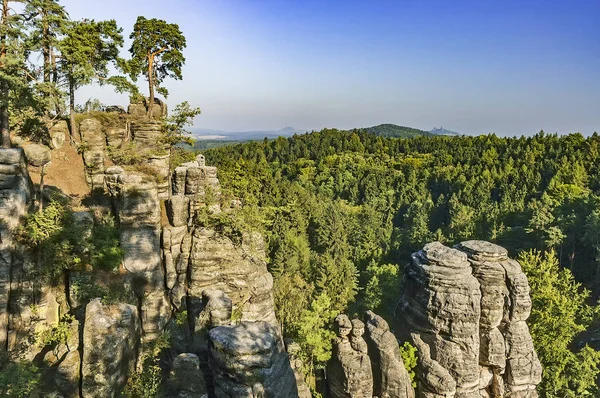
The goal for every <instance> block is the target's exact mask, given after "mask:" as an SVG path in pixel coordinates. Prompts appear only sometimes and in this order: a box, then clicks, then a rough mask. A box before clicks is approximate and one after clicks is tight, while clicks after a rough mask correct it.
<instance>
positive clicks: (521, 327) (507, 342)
mask: <svg viewBox="0 0 600 398" xmlns="http://www.w3.org/2000/svg"><path fill="white" fill-rule="evenodd" d="M456 248H457V249H459V250H461V251H463V252H465V253H467V256H468V258H469V263H470V264H471V266H472V267H473V275H474V276H475V277H476V278H477V279H478V280H479V283H480V288H481V294H482V297H481V319H480V329H479V330H480V332H479V334H480V341H481V349H480V356H479V363H480V366H481V376H482V377H481V380H480V389H481V390H482V391H481V393H482V396H490V397H502V396H510V397H536V396H537V393H536V391H535V387H536V386H537V384H539V382H540V381H541V375H542V368H541V365H540V362H539V360H538V358H537V355H536V352H535V350H534V347H533V341H532V339H531V335H530V333H529V328H528V327H527V324H526V323H525V321H526V320H527V318H528V317H529V314H530V313H531V298H530V296H529V284H528V282H527V277H526V276H525V274H524V273H523V271H522V270H521V265H520V264H519V263H518V262H517V261H515V260H511V259H509V258H508V252H507V251H506V249H504V248H503V247H500V246H498V245H495V244H492V243H489V242H484V241H478V240H471V241H467V242H462V243H460V244H458V245H456ZM485 394H487V395H485Z"/></svg>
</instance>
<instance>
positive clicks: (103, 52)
mask: <svg viewBox="0 0 600 398" xmlns="http://www.w3.org/2000/svg"><path fill="white" fill-rule="evenodd" d="M122 31H123V30H122V29H121V28H119V27H118V26H117V22H116V21H115V20H114V19H111V20H109V21H100V22H96V21H94V20H89V19H84V20H82V21H76V22H73V23H71V26H70V28H69V30H68V32H67V34H66V36H65V37H64V38H63V39H62V40H61V41H60V43H59V44H58V48H59V49H60V52H61V56H60V69H61V72H62V73H63V74H64V75H65V80H66V81H67V84H68V87H69V114H70V118H71V136H74V133H75V90H76V89H77V88H78V87H80V86H83V85H86V84H90V83H91V82H92V81H93V80H94V79H97V80H98V81H99V82H100V83H103V82H105V81H106V80H107V78H108V65H109V64H110V63H111V62H113V63H115V64H116V63H117V61H118V57H119V48H120V47H121V46H122V45H123V35H122V34H121V33H122Z"/></svg>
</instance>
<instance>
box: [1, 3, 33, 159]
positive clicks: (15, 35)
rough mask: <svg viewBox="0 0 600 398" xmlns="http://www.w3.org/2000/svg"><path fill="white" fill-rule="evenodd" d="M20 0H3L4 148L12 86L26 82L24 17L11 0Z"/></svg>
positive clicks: (2, 81)
mask: <svg viewBox="0 0 600 398" xmlns="http://www.w3.org/2000/svg"><path fill="white" fill-rule="evenodd" d="M20 2H21V1H9V0H2V14H1V15H0V130H1V131H2V148H10V131H9V102H10V96H11V90H14V89H18V88H23V87H26V85H27V79H26V76H25V74H26V68H25V59H26V55H25V54H26V51H25V48H24V45H23V37H22V36H23V32H24V29H23V18H22V16H21V15H19V14H17V13H15V12H14V11H13V8H12V4H14V3H20Z"/></svg>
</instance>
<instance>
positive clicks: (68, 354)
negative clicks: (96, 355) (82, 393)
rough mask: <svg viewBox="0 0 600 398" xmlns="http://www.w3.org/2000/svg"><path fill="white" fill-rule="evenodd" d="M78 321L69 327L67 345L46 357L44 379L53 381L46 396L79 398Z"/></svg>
mask: <svg viewBox="0 0 600 398" xmlns="http://www.w3.org/2000/svg"><path fill="white" fill-rule="evenodd" d="M79 328H80V324H79V322H78V321H73V322H72V323H71V324H70V325H69V338H68V340H67V343H66V344H59V345H58V346H57V347H56V348H55V349H53V350H50V351H48V352H46V354H45V356H44V365H45V366H44V379H45V380H48V381H51V383H50V385H49V386H46V390H48V391H47V393H45V394H44V396H52V394H53V393H58V394H59V395H60V396H62V397H65V398H79V370H80V363H81V361H80V355H79V354H80V351H79V350H80V349H81V347H80V344H79Z"/></svg>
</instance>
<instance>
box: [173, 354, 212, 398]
mask: <svg viewBox="0 0 600 398" xmlns="http://www.w3.org/2000/svg"><path fill="white" fill-rule="evenodd" d="M167 394H168V395H167V396H169V397H181V398H183V397H185V398H202V396H204V395H205V394H206V385H205V384H204V378H203V377H202V376H201V374H200V359H199V358H198V356H197V355H195V354H191V353H183V354H179V355H178V356H177V357H175V359H174V360H173V365H172V367H171V373H170V375H169V379H168V380H167Z"/></svg>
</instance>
